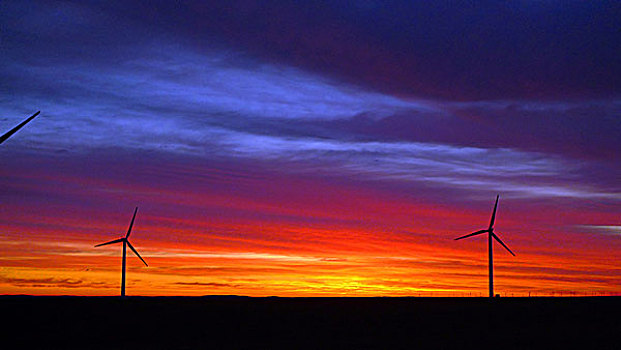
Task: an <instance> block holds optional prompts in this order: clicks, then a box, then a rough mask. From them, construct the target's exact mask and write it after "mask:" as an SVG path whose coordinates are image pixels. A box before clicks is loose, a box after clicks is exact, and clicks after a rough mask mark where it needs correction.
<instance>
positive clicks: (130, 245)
mask: <svg viewBox="0 0 621 350" xmlns="http://www.w3.org/2000/svg"><path fill="white" fill-rule="evenodd" d="M127 245H128V246H129V249H131V250H132V252H134V254H136V256H137V257H139V258H140V260H142V262H143V263H144V264H145V266H147V267H148V266H149V265H148V264H147V262H146V261H144V259H143V258H142V257H141V256H140V254H138V251H137V250H136V249H135V248H134V246H132V244H131V243H129V241H127Z"/></svg>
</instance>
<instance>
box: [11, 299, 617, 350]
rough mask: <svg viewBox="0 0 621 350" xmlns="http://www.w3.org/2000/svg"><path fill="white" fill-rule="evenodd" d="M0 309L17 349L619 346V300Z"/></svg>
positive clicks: (46, 302) (35, 304)
mask: <svg viewBox="0 0 621 350" xmlns="http://www.w3.org/2000/svg"><path fill="white" fill-rule="evenodd" d="M0 307H1V310H2V315H3V318H4V321H5V322H3V323H4V324H5V326H3V330H2V339H3V342H4V343H5V345H6V344H17V346H13V347H15V348H63V349H66V348H80V349H119V348H120V349H208V348H211V349H221V348H243V349H272V348H289V349H296V348H316V349H344V348H355V349H365V348H384V349H394V348H408V349H416V348H420V347H426V348H434V349H438V348H451V349H454V348H490V347H495V348H502V349H507V348H521V349H529V348H543V347H546V348H563V347H569V348H576V347H585V348H590V349H619V348H620V347H621V321H620V320H621V298H619V297H595V298H500V299H494V300H489V299H486V298H435V299H434V298H244V297H200V298H199V297H197V298H182V297H157V298H147V297H128V298H126V299H124V300H121V299H119V298H113V297H25V296H5V297H0ZM7 321H8V322H7ZM5 348H8V347H5Z"/></svg>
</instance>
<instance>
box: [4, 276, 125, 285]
mask: <svg viewBox="0 0 621 350" xmlns="http://www.w3.org/2000/svg"><path fill="white" fill-rule="evenodd" d="M0 283H6V284H11V285H14V286H17V287H22V288H25V287H30V288H113V286H111V285H109V284H107V283H105V282H85V281H83V280H80V279H71V278H54V277H50V278H13V277H5V276H0Z"/></svg>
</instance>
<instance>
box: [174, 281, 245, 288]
mask: <svg viewBox="0 0 621 350" xmlns="http://www.w3.org/2000/svg"><path fill="white" fill-rule="evenodd" d="M174 285H177V286H189V287H216V288H237V287H239V285H238V284H230V283H216V282H175V283H174Z"/></svg>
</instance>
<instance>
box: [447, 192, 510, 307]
mask: <svg viewBox="0 0 621 350" xmlns="http://www.w3.org/2000/svg"><path fill="white" fill-rule="evenodd" d="M498 197H500V195H497V196H496V204H494V212H493V213H492V219H491V220H490V222H489V227H488V228H487V230H479V231H477V232H473V233H471V234H468V235H465V236H461V237H459V238H455V240H456V241H458V240H460V239H463V238H468V237H471V236H476V235H480V234H482V233H486V232H487V246H488V252H489V297H490V298H492V297H494V259H493V249H492V247H493V244H492V237H493V238H494V239H495V240H497V241H498V243H500V244H502V246H503V247H505V249H506V250H507V251H508V252H509V253H511V255H513V256H515V254H513V252H512V251H511V249H509V247H507V246H506V245H505V244H504V243H503V241H502V240H501V239H500V238H499V237H498V236H496V234H495V233H494V220H495V219H496V208H497V207H498Z"/></svg>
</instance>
